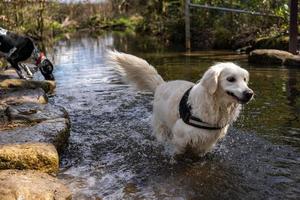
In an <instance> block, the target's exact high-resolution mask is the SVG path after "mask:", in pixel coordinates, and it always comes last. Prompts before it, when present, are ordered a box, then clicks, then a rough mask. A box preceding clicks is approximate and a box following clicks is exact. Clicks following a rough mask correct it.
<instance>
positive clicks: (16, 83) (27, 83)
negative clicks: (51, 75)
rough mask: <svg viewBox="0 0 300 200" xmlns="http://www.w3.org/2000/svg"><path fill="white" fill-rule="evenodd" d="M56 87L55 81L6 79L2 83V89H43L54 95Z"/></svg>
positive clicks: (0, 84)
mask: <svg viewBox="0 0 300 200" xmlns="http://www.w3.org/2000/svg"><path fill="white" fill-rule="evenodd" d="M55 87H56V85H55V82H54V81H35V80H24V79H5V80H3V81H1V82H0V88H2V89H10V88H18V89H36V88H42V89H43V90H44V91H45V92H46V93H53V92H54V89H55Z"/></svg>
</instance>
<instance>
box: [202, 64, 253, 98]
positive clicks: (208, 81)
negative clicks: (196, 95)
mask: <svg viewBox="0 0 300 200" xmlns="http://www.w3.org/2000/svg"><path fill="white" fill-rule="evenodd" d="M248 81H249V73H248V71H247V70H245V69H243V68H241V67H239V66H237V65H236V64H234V63H219V64H216V65H214V66H212V67H211V68H209V69H208V70H207V71H206V72H205V73H204V75H203V77H202V79H201V81H200V84H201V85H202V86H203V87H204V88H206V89H207V92H208V93H209V94H210V95H222V98H224V99H223V100H225V101H228V102H236V103H241V104H245V103H247V102H249V101H250V100H251V99H252V97H253V91H252V90H251V89H250V88H249V87H248Z"/></svg>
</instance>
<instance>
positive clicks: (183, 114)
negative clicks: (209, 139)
mask: <svg viewBox="0 0 300 200" xmlns="http://www.w3.org/2000/svg"><path fill="white" fill-rule="evenodd" d="M192 88H193V87H191V88H189V89H188V90H187V91H186V92H185V93H184V95H183V96H182V98H181V100H180V103H179V116H180V118H181V119H182V120H183V121H184V123H186V124H188V125H190V126H194V127H196V128H202V129H207V130H219V129H222V128H224V127H216V126H213V125H210V124H208V123H206V122H203V121H202V120H201V119H199V118H197V117H194V116H193V115H192V113H191V109H192V107H191V106H190V105H188V103H187V101H188V98H189V95H190V91H191V89H192Z"/></svg>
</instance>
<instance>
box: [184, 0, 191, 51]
mask: <svg viewBox="0 0 300 200" xmlns="http://www.w3.org/2000/svg"><path fill="white" fill-rule="evenodd" d="M184 18H185V48H186V50H187V51H190V50H191V25H190V0H185V9H184Z"/></svg>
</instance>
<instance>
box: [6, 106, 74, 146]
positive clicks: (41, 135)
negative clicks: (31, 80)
mask: <svg viewBox="0 0 300 200" xmlns="http://www.w3.org/2000/svg"><path fill="white" fill-rule="evenodd" d="M2 108H3V109H2V110H3V111H1V106H0V111H1V113H2V114H3V116H4V117H3V119H6V120H3V123H0V144H21V143H26V142H46V143H51V144H53V145H54V146H55V147H56V149H57V150H58V152H61V151H62V150H63V148H64V147H65V146H66V144H67V143H68V138H69V135H70V120H69V116H68V113H67V112H66V110H65V109H64V108H63V107H61V106H55V105H51V104H46V105H45V104H44V105H42V104H34V103H26V104H19V105H2Z"/></svg>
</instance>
